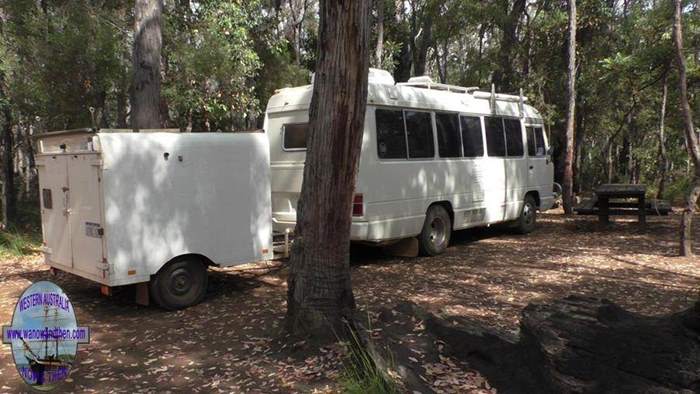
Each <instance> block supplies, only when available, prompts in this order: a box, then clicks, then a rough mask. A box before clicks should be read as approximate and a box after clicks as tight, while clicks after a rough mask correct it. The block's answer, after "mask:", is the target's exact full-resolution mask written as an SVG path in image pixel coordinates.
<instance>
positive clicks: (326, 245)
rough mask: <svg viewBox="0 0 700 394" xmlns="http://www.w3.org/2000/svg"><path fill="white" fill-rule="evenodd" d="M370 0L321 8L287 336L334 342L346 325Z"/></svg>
mask: <svg viewBox="0 0 700 394" xmlns="http://www.w3.org/2000/svg"><path fill="white" fill-rule="evenodd" d="M370 1H371V0H352V1H350V0H344V1H330V0H321V2H320V26H319V34H320V43H321V46H320V48H319V61H318V64H317V67H316V76H315V79H314V87H313V97H312V100H311V106H310V110H309V136H308V145H307V146H308V148H307V152H306V165H305V167H304V180H303V183H302V188H301V196H300V199H299V204H298V207H297V208H298V209H297V226H296V230H295V232H296V234H295V235H296V238H295V242H294V247H293V248H292V255H291V259H290V265H291V267H290V273H289V277H288V279H287V283H288V293H287V321H286V326H287V329H288V330H289V331H291V332H292V333H295V334H302V333H303V334H311V335H312V336H314V337H316V338H324V339H331V340H332V339H334V338H332V337H331V335H333V333H339V332H341V330H343V329H344V326H343V320H346V319H347V320H351V319H352V317H353V311H354V309H355V299H354V296H353V293H352V286H351V282H350V264H349V252H350V242H349V239H350V225H351V221H352V218H351V208H352V199H353V192H354V188H355V179H356V176H357V163H358V159H359V156H360V147H361V141H362V133H363V127H364V118H365V107H366V104H367V73H368V67H369V44H368V42H369V26H368V21H369V9H370Z"/></svg>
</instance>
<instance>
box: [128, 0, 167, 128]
mask: <svg viewBox="0 0 700 394" xmlns="http://www.w3.org/2000/svg"><path fill="white" fill-rule="evenodd" d="M162 12H163V2H162V0H136V5H135V6H134V50H133V61H134V71H133V72H134V80H133V86H132V97H131V127H132V128H133V129H134V130H135V131H137V130H138V129H156V128H159V127H160V125H161V121H160V50H161V46H162V44H163V39H162V36H161V29H160V24H161V14H162Z"/></svg>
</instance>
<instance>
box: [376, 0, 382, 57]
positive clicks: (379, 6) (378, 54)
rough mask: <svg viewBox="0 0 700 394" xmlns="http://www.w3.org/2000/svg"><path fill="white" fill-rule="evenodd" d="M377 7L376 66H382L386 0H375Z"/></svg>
mask: <svg viewBox="0 0 700 394" xmlns="http://www.w3.org/2000/svg"><path fill="white" fill-rule="evenodd" d="M374 3H375V4H376V7H377V48H376V49H375V55H374V56H375V62H376V63H375V67H377V68H382V58H383V56H384V0H375V2H374Z"/></svg>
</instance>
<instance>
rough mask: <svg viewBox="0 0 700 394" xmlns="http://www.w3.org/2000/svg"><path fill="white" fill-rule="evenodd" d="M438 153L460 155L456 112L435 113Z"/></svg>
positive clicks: (442, 155) (450, 155)
mask: <svg viewBox="0 0 700 394" xmlns="http://www.w3.org/2000/svg"><path fill="white" fill-rule="evenodd" d="M435 126H436V127H437V137H438V153H439V154H440V157H460V156H461V155H462V148H461V144H462V141H461V138H460V137H459V116H458V115H457V114H447V113H439V112H437V113H435Z"/></svg>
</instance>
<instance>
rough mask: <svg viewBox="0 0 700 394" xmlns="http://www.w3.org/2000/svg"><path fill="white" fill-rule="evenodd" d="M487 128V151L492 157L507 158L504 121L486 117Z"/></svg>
mask: <svg viewBox="0 0 700 394" xmlns="http://www.w3.org/2000/svg"><path fill="white" fill-rule="evenodd" d="M484 125H485V126H486V150H487V151H488V153H489V156H491V157H505V155H506V138H505V134H504V132H503V119H502V118H493V117H490V116H487V117H484Z"/></svg>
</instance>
